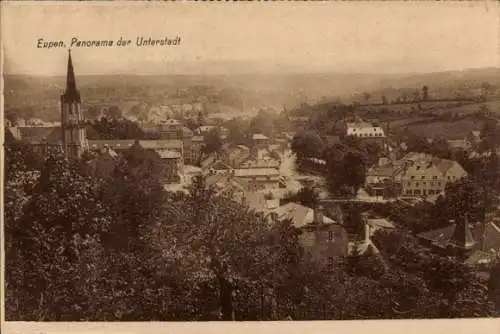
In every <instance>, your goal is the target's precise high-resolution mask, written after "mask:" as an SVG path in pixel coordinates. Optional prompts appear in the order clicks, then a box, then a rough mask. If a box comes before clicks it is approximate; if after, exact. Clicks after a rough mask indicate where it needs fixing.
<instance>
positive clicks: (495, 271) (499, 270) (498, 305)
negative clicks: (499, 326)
mask: <svg viewBox="0 0 500 334" xmlns="http://www.w3.org/2000/svg"><path fill="white" fill-rule="evenodd" d="M488 293H489V296H490V300H492V302H493V304H494V305H495V311H496V314H497V315H498V314H500V262H498V263H497V264H496V265H495V266H494V267H493V268H492V269H491V271H490V278H489V280H488Z"/></svg>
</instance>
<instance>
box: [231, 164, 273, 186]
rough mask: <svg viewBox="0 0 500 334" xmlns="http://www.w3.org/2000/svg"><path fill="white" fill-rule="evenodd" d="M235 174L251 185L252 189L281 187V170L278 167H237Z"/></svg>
mask: <svg viewBox="0 0 500 334" xmlns="http://www.w3.org/2000/svg"><path fill="white" fill-rule="evenodd" d="M232 173H233V175H234V177H235V178H237V179H241V180H242V181H244V182H246V183H247V184H248V185H249V190H250V191H258V190H272V189H278V188H279V181H280V180H279V176H280V173H279V170H278V169H276V168H260V167H259V168H237V169H234V170H233V172H232Z"/></svg>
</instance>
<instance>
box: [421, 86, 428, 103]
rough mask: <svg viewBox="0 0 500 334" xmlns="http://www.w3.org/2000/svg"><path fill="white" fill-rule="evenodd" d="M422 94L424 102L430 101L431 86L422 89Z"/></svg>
mask: <svg viewBox="0 0 500 334" xmlns="http://www.w3.org/2000/svg"><path fill="white" fill-rule="evenodd" d="M422 94H423V100H424V101H428V100H429V86H424V87H422Z"/></svg>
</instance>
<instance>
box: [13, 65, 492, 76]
mask: <svg viewBox="0 0 500 334" xmlns="http://www.w3.org/2000/svg"><path fill="white" fill-rule="evenodd" d="M4 70H5V68H4ZM473 70H500V66H484V67H466V68H457V69H443V70H432V71H422V72H420V71H409V72H403V71H401V72H391V71H388V72H378V71H377V72H375V71H373V72H372V71H359V72H358V71H356V72H355V71H352V72H351V71H338V70H324V71H322V70H313V71H306V70H296V71H275V72H266V71H252V72H238V71H232V72H233V73H228V72H225V71H214V72H212V73H210V72H200V73H195V72H194V71H185V72H177V73H147V72H145V73H140V72H139V73H131V72H124V73H88V74H85V73H83V74H82V73H80V74H78V77H97V76H145V77H146V76H149V77H153V76H179V75H180V76H232V75H234V76H243V75H325V74H331V75H335V74H337V75H388V76H398V75H400V76H411V75H425V74H438V73H453V72H465V71H473ZM3 75H4V76H6V77H7V76H18V77H21V76H23V77H33V78H57V77H64V76H65V74H64V73H61V74H28V73H21V72H18V73H6V72H4V74H3Z"/></svg>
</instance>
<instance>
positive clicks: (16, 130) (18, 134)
mask: <svg viewBox="0 0 500 334" xmlns="http://www.w3.org/2000/svg"><path fill="white" fill-rule="evenodd" d="M81 103H82V101H81V97H80V92H79V90H78V89H77V86H76V78H75V72H74V69H73V61H72V59H71V52H70V53H69V57H68V67H67V74H66V89H65V91H64V93H63V94H62V95H61V97H60V109H61V125H60V126H44V125H38V124H36V125H35V124H34V125H25V126H19V127H10V128H8V129H7V130H9V131H10V133H11V134H12V136H13V137H14V139H17V140H22V141H24V142H27V143H29V144H31V145H32V146H33V148H34V150H35V152H38V153H40V154H42V155H46V154H47V152H48V151H49V149H50V148H51V147H62V148H63V149H64V152H66V155H67V156H68V158H70V159H77V158H79V157H80V156H81V155H82V154H83V152H84V151H86V150H87V149H88V141H87V134H86V129H85V126H86V121H85V117H84V115H83V111H82V108H81Z"/></svg>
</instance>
